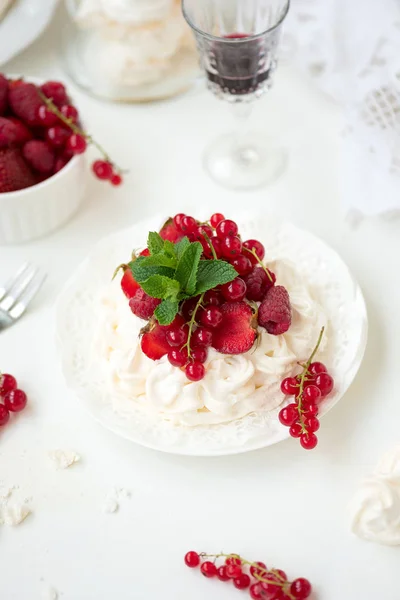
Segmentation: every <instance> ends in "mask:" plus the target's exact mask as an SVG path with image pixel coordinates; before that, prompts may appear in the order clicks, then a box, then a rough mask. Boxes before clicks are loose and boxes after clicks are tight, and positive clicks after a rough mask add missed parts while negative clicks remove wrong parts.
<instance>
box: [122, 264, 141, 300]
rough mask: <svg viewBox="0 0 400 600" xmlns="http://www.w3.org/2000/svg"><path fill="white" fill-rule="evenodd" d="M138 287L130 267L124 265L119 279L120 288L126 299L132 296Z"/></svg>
mask: <svg viewBox="0 0 400 600" xmlns="http://www.w3.org/2000/svg"><path fill="white" fill-rule="evenodd" d="M139 287H140V286H139V284H138V283H137V281H135V279H134V277H133V274H132V271H131V270H130V268H129V267H125V268H124V274H123V275H122V279H121V288H122V291H123V292H124V294H125V296H126V297H127V298H128V300H130V299H131V298H133V297H134V295H135V294H136V292H137V291H138V289H139Z"/></svg>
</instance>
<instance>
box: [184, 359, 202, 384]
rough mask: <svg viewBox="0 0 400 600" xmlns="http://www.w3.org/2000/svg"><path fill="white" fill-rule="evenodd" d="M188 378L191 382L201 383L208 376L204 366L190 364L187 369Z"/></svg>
mask: <svg viewBox="0 0 400 600" xmlns="http://www.w3.org/2000/svg"><path fill="white" fill-rule="evenodd" d="M185 373H186V377H187V378H188V379H190V381H200V379H203V377H204V375H205V374H206V370H205V368H204V365H203V364H201V363H199V362H193V363H189V364H188V365H187V366H186V369H185Z"/></svg>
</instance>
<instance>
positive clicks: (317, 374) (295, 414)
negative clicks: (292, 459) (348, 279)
mask: <svg viewBox="0 0 400 600" xmlns="http://www.w3.org/2000/svg"><path fill="white" fill-rule="evenodd" d="M324 330H325V328H324V327H323V328H322V329H321V332H320V334H319V338H318V341H317V344H316V346H315V348H314V350H313V351H312V354H311V356H310V358H309V359H308V361H307V362H306V363H305V364H300V366H301V367H302V368H303V371H302V372H301V373H300V374H299V375H296V377H286V378H285V379H284V380H283V381H282V383H281V391H282V392H283V394H285V395H286V396H295V401H294V402H293V403H292V404H288V405H287V406H285V407H284V408H282V409H281V411H280V413H279V420H280V422H281V423H282V425H285V426H286V427H290V430H289V433H290V435H291V436H292V437H295V438H300V444H301V445H302V447H303V448H305V449H306V450H312V449H313V448H315V446H316V445H317V444H318V438H317V436H316V435H315V432H316V431H318V429H319V420H318V419H317V415H318V411H319V408H318V405H319V403H320V402H321V401H322V400H323V399H324V398H326V396H327V395H328V394H330V392H331V391H332V389H333V385H334V381H333V378H332V376H331V375H329V373H328V369H327V368H326V367H325V365H324V364H322V363H320V362H313V359H314V357H315V355H316V353H317V351H318V348H319V346H320V344H321V341H322V337H323V335H324Z"/></svg>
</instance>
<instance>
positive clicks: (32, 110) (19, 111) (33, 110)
mask: <svg viewBox="0 0 400 600" xmlns="http://www.w3.org/2000/svg"><path fill="white" fill-rule="evenodd" d="M8 101H9V103H10V107H11V109H12V111H13V113H14V115H15V116H16V117H19V118H20V119H22V121H24V122H25V123H27V124H28V125H40V124H41V123H40V120H39V119H38V111H39V108H40V106H42V105H43V102H42V101H41V99H40V96H39V94H38V91H37V88H36V86H35V85H33V83H25V82H23V83H21V84H20V85H17V86H10V88H9V92H8Z"/></svg>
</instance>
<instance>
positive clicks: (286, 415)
mask: <svg viewBox="0 0 400 600" xmlns="http://www.w3.org/2000/svg"><path fill="white" fill-rule="evenodd" d="M298 418H299V410H298V407H297V404H289V405H288V406H284V407H283V408H282V410H281V411H280V412H279V421H280V422H281V423H282V425H285V426H286V427H290V426H291V425H293V423H295V421H297V419H298Z"/></svg>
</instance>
